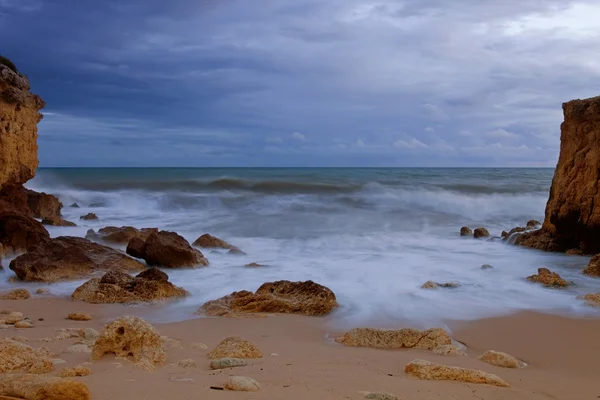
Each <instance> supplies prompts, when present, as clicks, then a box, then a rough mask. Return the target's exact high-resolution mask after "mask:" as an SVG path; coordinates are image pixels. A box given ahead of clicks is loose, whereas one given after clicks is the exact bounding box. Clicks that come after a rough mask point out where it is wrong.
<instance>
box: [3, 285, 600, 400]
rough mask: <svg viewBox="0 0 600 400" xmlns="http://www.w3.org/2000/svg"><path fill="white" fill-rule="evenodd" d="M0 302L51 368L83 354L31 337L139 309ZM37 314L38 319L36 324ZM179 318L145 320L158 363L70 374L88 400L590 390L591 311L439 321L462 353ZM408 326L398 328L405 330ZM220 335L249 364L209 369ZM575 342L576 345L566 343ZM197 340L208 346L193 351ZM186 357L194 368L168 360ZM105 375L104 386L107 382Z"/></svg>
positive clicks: (267, 323)
mask: <svg viewBox="0 0 600 400" xmlns="http://www.w3.org/2000/svg"><path fill="white" fill-rule="evenodd" d="M0 308H1V309H11V310H15V311H20V312H23V314H24V315H25V316H27V317H29V318H30V319H31V320H32V321H34V328H32V329H16V328H14V327H10V328H8V329H4V330H2V331H0V334H1V335H2V337H14V336H22V337H25V338H27V341H26V343H27V344H28V345H31V346H33V347H41V346H46V347H48V348H49V349H50V350H51V351H52V352H54V353H55V354H56V357H58V358H61V359H63V360H65V361H66V364H60V365H57V366H56V368H55V371H58V370H60V369H61V368H63V367H65V366H67V367H71V366H75V365H78V364H81V363H84V362H87V361H88V360H89V354H88V353H66V352H65V350H66V348H67V347H68V346H70V345H71V344H73V343H74V342H75V341H76V339H66V340H59V341H51V342H48V343H44V342H39V341H36V339H40V338H44V337H53V336H55V335H56V330H57V329H61V328H85V327H91V328H94V329H97V330H99V331H101V329H102V327H103V326H104V325H105V324H106V323H107V322H109V321H111V320H113V319H114V318H116V317H118V316H122V315H142V314H144V312H146V311H147V308H145V307H131V306H123V305H93V304H87V303H83V302H76V301H72V300H68V299H64V298H55V297H52V296H46V297H42V298H32V299H28V300H21V301H8V300H2V301H0ZM74 311H84V312H88V313H90V314H91V315H92V316H93V319H92V320H91V321H85V322H83V321H71V320H67V319H65V318H66V316H67V314H68V313H70V312H74ZM39 318H43V321H39ZM191 318H192V319H188V320H185V321H181V322H173V323H155V324H152V325H153V326H154V327H155V328H156V329H157V331H158V332H159V333H160V334H161V335H165V336H167V337H169V338H170V339H174V340H176V342H173V341H168V342H167V344H166V346H165V347H166V349H167V365H165V366H162V367H158V368H157V369H156V370H155V371H153V372H148V371H144V370H142V369H140V368H138V367H136V366H134V365H133V363H131V362H129V361H127V360H118V359H115V357H114V356H109V355H106V356H104V357H103V358H102V359H101V360H99V361H95V362H93V363H91V364H90V365H88V368H90V369H91V370H92V372H93V373H92V375H91V376H87V377H81V378H74V379H77V380H81V381H83V382H84V383H85V384H87V385H88V387H89V388H90V391H91V393H92V394H93V398H94V399H97V400H105V399H106V400H108V399H114V398H146V399H150V400H155V399H156V400H158V399H167V398H168V399H173V400H185V399H191V398H210V399H213V398H214V399H221V398H222V399H225V398H240V399H241V398H244V399H306V398H315V399H361V398H364V395H363V394H361V393H360V392H361V391H383V392H389V393H392V394H395V395H396V396H398V398H401V399H413V400H430V399H437V398H444V399H468V398H475V399H477V398H482V399H486V400H488V399H490V400H496V399H498V400H499V399H515V400H525V399H527V400H529V399H531V400H534V399H535V400H537V399H561V400H569V399H573V400H582V399H593V398H596V397H597V396H598V386H597V379H596V377H597V376H598V373H600V359H598V357H597V354H600V353H599V351H600V344H598V341H597V338H596V334H595V333H596V332H599V331H600V319H598V318H569V317H563V316H557V315H549V314H541V313H537V312H519V313H517V314H511V315H507V316H502V317H495V318H486V319H481V320H476V321H451V320H449V321H447V325H448V326H449V327H450V329H451V336H452V337H453V338H454V339H455V340H457V341H458V342H460V343H463V344H465V345H466V346H467V347H466V349H465V352H466V353H467V356H441V355H438V354H435V353H433V352H431V351H426V350H416V349H410V350H379V349H370V348H355V347H345V346H343V345H341V344H338V343H335V342H334V341H333V340H332V339H331V338H333V337H336V336H338V335H340V334H342V333H343V331H336V330H332V328H331V325H330V324H329V323H328V318H329V317H306V316H297V315H269V316H262V317H260V316H254V317H241V318H227V317H217V318H210V317H209V318H193V316H191ZM407 327H410V326H398V327H396V328H407ZM228 336H242V337H244V338H245V339H248V340H250V341H251V342H252V343H254V344H255V345H256V346H258V348H259V349H261V350H262V352H263V353H264V358H262V359H256V360H249V362H248V366H246V367H240V368H233V369H225V370H218V371H211V370H210V368H209V362H210V361H209V359H208V357H207V353H208V352H209V351H210V350H212V349H213V348H214V347H215V346H216V345H217V344H218V343H219V342H220V341H221V340H222V339H224V338H226V337H228ZM574 340H577V343H573V341H574ZM193 343H203V344H205V345H206V346H207V349H197V348H192V344H193ZM486 350H497V351H504V352H507V353H509V354H511V355H513V356H515V357H517V358H519V359H521V360H523V361H524V362H525V363H527V366H526V367H524V368H519V369H508V368H500V367H495V366H492V365H489V364H486V363H484V362H482V361H479V360H477V358H476V357H477V356H478V355H480V354H481V353H483V352H484V351H486ZM190 358H191V359H193V360H194V361H195V362H196V364H197V366H196V367H192V368H182V367H180V366H177V365H168V364H170V363H173V362H175V363H176V362H177V361H180V360H184V359H190ZM414 359H425V360H428V361H432V362H436V363H440V364H444V365H455V366H460V367H466V368H475V369H480V370H483V371H486V372H490V373H493V374H496V375H499V376H500V377H502V378H503V379H505V380H506V381H507V382H508V383H509V384H510V386H511V387H510V388H498V387H494V386H488V385H475V384H466V383H461V382H450V381H425V380H417V379H415V378H412V377H409V376H408V375H407V374H405V372H404V366H405V365H406V364H407V363H408V362H410V361H412V360H414ZM231 375H245V376H249V377H252V378H254V379H256V380H257V381H258V382H260V384H261V390H260V391H259V392H255V393H251V394H248V393H245V394H243V393H236V392H229V391H218V390H211V389H210V386H217V387H221V386H222V385H223V383H224V382H225V381H226V379H227V377H229V376H231ZM107 382H110V383H111V384H110V385H107Z"/></svg>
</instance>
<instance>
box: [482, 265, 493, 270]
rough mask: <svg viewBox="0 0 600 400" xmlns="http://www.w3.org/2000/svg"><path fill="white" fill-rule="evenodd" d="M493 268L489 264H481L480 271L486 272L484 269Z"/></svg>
mask: <svg viewBox="0 0 600 400" xmlns="http://www.w3.org/2000/svg"><path fill="white" fill-rule="evenodd" d="M493 268H494V267H492V266H491V265H490V264H483V265H482V266H481V269H483V270H486V269H493Z"/></svg>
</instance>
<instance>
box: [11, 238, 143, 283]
mask: <svg viewBox="0 0 600 400" xmlns="http://www.w3.org/2000/svg"><path fill="white" fill-rule="evenodd" d="M10 269H12V270H13V271H14V272H15V274H16V275H17V277H19V278H20V279H22V280H25V281H32V282H56V281H61V280H68V279H79V278H83V277H85V276H87V275H89V274H91V273H92V272H96V271H113V270H116V271H124V272H134V271H142V270H144V269H146V267H145V266H144V264H142V263H140V262H138V261H136V260H134V259H132V258H130V257H128V256H126V255H125V254H123V253H121V252H119V251H117V250H115V249H112V248H110V247H106V246H102V245H100V244H97V243H94V242H90V241H89V240H86V239H83V238H78V237H70V236H61V237H57V238H54V239H51V240H49V241H47V242H45V243H43V244H41V245H39V246H37V247H35V248H34V249H32V250H31V251H29V252H28V253H26V254H23V255H21V256H19V257H17V258H15V259H14V260H13V261H12V262H11V263H10Z"/></svg>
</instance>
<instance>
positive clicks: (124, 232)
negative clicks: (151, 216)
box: [85, 226, 158, 244]
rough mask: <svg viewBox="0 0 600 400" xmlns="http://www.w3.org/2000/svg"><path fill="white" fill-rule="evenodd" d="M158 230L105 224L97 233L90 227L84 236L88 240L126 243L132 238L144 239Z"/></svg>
mask: <svg viewBox="0 0 600 400" xmlns="http://www.w3.org/2000/svg"><path fill="white" fill-rule="evenodd" d="M156 232H158V229H157V228H143V229H137V228H134V227H133V226H121V227H116V226H107V227H106V228H102V229H99V230H98V233H96V232H94V230H93V229H90V230H89V231H88V233H87V234H86V236H85V238H86V239H89V240H101V241H104V242H107V243H115V244H126V243H129V241H130V240H131V239H133V238H139V239H142V240H146V239H147V238H148V236H150V235H151V234H152V233H156Z"/></svg>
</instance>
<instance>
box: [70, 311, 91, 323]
mask: <svg viewBox="0 0 600 400" xmlns="http://www.w3.org/2000/svg"><path fill="white" fill-rule="evenodd" d="M67 319H70V320H73V321H91V320H92V316H91V315H90V314H88V313H86V312H79V311H77V312H72V313H69V315H67Z"/></svg>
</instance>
